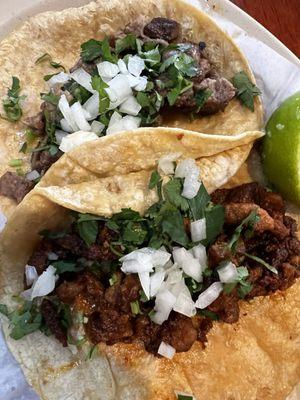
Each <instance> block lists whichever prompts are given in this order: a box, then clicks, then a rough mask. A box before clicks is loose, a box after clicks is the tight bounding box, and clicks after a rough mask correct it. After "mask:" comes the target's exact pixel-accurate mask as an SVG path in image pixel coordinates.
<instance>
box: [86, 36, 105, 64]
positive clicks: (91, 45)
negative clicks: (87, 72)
mask: <svg viewBox="0 0 300 400" xmlns="http://www.w3.org/2000/svg"><path fill="white" fill-rule="evenodd" d="M101 49H102V48H101V42H99V40H95V39H90V40H88V41H87V42H85V43H83V44H82V45H81V58H82V60H83V61H84V62H91V61H94V60H95V59H96V58H98V57H100V56H101Z"/></svg>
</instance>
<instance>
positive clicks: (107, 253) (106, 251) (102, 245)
mask: <svg viewBox="0 0 300 400" xmlns="http://www.w3.org/2000/svg"><path fill="white" fill-rule="evenodd" d="M115 236H116V234H115V232H113V231H112V230H110V229H108V228H107V227H106V226H104V227H102V228H100V230H99V235H98V238H97V241H96V243H95V244H93V245H91V246H90V247H88V248H87V250H86V251H85V253H84V255H85V257H86V258H87V259H89V260H99V261H110V260H116V259H118V256H117V255H116V254H115V253H113V252H112V251H111V248H110V243H111V241H112V240H113V239H114V238H115Z"/></svg>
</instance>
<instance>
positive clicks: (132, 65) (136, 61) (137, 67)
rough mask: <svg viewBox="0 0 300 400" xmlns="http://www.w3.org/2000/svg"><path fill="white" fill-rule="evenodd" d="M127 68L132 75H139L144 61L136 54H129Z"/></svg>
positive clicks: (143, 67) (143, 66)
mask: <svg viewBox="0 0 300 400" xmlns="http://www.w3.org/2000/svg"><path fill="white" fill-rule="evenodd" d="M127 69H128V71H129V72H130V73H131V74H132V75H133V76H140V75H141V73H142V71H143V70H144V69H145V61H144V60H143V59H142V58H141V57H139V56H137V55H134V56H129V59H128V64H127Z"/></svg>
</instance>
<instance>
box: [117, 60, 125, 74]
mask: <svg viewBox="0 0 300 400" xmlns="http://www.w3.org/2000/svg"><path fill="white" fill-rule="evenodd" d="M117 64H118V67H119V70H120V72H121V74H127V73H128V70H127V67H126V64H125V61H124V60H122V59H121V58H120V59H119V60H118V63H117Z"/></svg>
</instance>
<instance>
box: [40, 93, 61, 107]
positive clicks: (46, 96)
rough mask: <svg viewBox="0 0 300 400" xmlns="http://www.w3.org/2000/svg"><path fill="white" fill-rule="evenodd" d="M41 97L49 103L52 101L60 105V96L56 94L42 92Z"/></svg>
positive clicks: (55, 104)
mask: <svg viewBox="0 0 300 400" xmlns="http://www.w3.org/2000/svg"><path fill="white" fill-rule="evenodd" d="M41 98H42V100H44V101H46V102H47V103H50V104H52V105H54V106H57V105H58V102H59V96H57V95H56V94H54V93H52V92H49V93H42V94H41Z"/></svg>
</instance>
